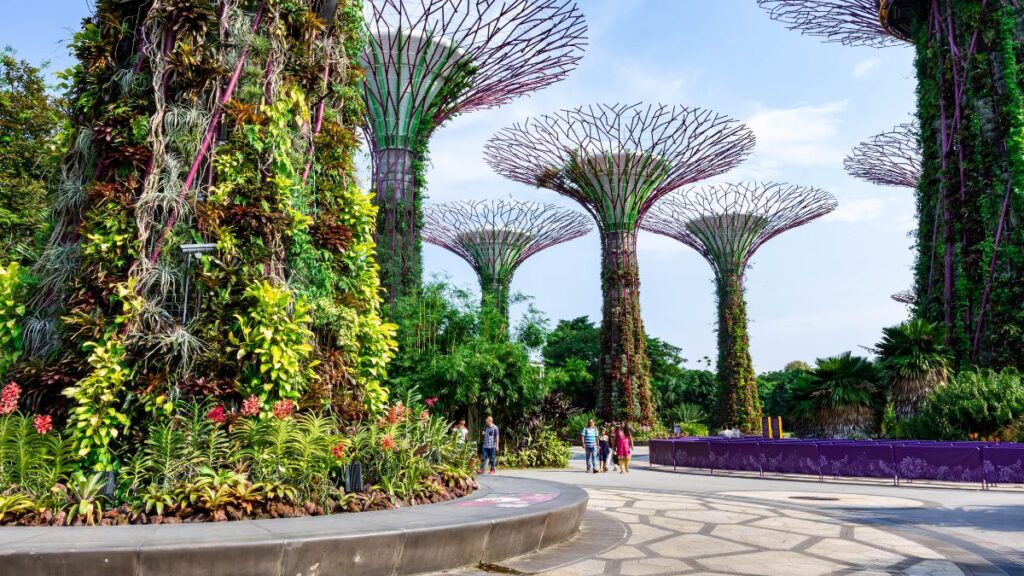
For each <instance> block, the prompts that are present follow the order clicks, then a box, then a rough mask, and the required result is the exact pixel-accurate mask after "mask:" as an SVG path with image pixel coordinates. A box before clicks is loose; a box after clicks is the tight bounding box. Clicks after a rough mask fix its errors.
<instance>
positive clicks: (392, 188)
mask: <svg viewBox="0 0 1024 576" xmlns="http://www.w3.org/2000/svg"><path fill="white" fill-rule="evenodd" d="M368 5H369V10H370V14H369V15H368V18H367V28H368V32H369V34H368V42H367V49H366V51H365V52H364V53H363V57H362V60H363V62H362V64H363V68H364V70H365V73H366V82H365V86H364V90H363V97H364V101H365V104H366V106H365V108H366V116H365V129H366V132H367V140H368V141H369V144H370V147H371V153H372V163H373V184H374V189H375V192H376V194H375V198H376V202H375V203H376V204H377V205H378V206H379V207H380V211H379V215H378V224H377V244H378V262H379V263H380V265H381V270H382V276H383V278H382V283H383V285H384V286H385V288H387V290H388V293H389V296H390V298H391V300H392V302H394V299H395V298H397V297H399V296H401V295H403V294H405V293H407V292H408V291H409V289H413V288H415V287H416V286H418V285H419V283H420V275H421V260H422V257H421V242H420V227H421V226H422V211H421V208H420V200H421V198H420V196H421V191H420V189H421V188H422V187H423V185H424V183H425V182H424V178H423V170H424V164H425V162H426V156H427V145H428V142H429V140H430V137H431V135H432V134H433V132H434V130H435V129H436V128H437V127H438V126H440V125H441V124H443V123H444V122H445V121H447V120H449V119H450V118H452V117H453V116H455V115H457V114H461V113H464V112H469V111H472V110H478V109H483V108H491V107H495V106H500V105H502V104H505V103H507V102H509V101H511V100H512V99H514V98H516V97H518V96H522V95H524V94H527V93H530V92H533V91H535V90H539V89H541V88H544V87H546V86H548V85H550V84H552V83H554V82H557V81H559V80H561V79H562V78H564V77H565V76H566V75H567V74H568V73H569V72H571V71H572V70H573V69H574V68H575V67H576V65H577V63H578V62H579V60H580V58H581V57H582V54H583V48H584V45H585V43H586V39H585V36H586V31H587V27H586V24H585V22H584V20H583V15H582V13H581V12H580V10H579V9H578V8H577V6H576V4H575V2H574V1H572V0H371V1H370V2H368Z"/></svg>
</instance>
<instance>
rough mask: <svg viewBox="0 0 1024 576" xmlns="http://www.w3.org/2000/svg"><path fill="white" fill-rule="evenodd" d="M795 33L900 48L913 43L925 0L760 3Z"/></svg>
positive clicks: (850, 43)
mask: <svg viewBox="0 0 1024 576" xmlns="http://www.w3.org/2000/svg"><path fill="white" fill-rule="evenodd" d="M758 4H760V5H761V7H762V8H764V9H766V10H768V12H769V14H770V15H771V17H772V18H773V19H775V20H778V21H780V22H782V23H783V24H785V25H786V26H787V27H788V28H789V29H791V30H799V31H800V32H802V33H803V34H806V35H808V36H816V37H819V38H822V39H824V40H825V41H826V42H838V43H842V44H846V45H848V46H874V47H879V48H881V47H886V46H897V45H901V44H906V43H907V42H910V35H911V25H912V23H913V17H914V15H915V14H916V13H917V11H919V10H921V9H922V8H923V7H924V5H925V4H926V2H925V1H923V0H758Z"/></svg>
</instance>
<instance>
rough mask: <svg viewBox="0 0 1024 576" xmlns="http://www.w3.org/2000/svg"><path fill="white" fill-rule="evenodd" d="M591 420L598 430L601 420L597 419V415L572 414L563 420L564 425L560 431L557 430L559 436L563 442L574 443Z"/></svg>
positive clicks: (585, 413)
mask: <svg viewBox="0 0 1024 576" xmlns="http://www.w3.org/2000/svg"><path fill="white" fill-rule="evenodd" d="M591 420H593V421H594V423H595V424H596V425H597V427H598V428H600V427H601V426H602V425H603V424H602V423H601V419H600V418H598V417H597V415H596V414H594V413H593V412H580V413H577V414H572V415H571V416H569V418H567V419H566V420H565V425H564V426H563V427H562V428H561V430H559V436H561V437H562V439H563V440H568V441H569V442H575V441H577V440H579V437H580V432H582V431H583V429H584V428H586V427H587V423H588V422H590V421H591Z"/></svg>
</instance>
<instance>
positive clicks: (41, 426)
mask: <svg viewBox="0 0 1024 576" xmlns="http://www.w3.org/2000/svg"><path fill="white" fill-rule="evenodd" d="M32 426H34V427H35V429H36V432H38V433H40V434H46V433H47V432H49V431H50V430H53V417H52V416H50V415H46V416H43V415H42V414H40V415H38V416H36V417H35V419H34V420H32Z"/></svg>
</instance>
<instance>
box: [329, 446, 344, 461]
mask: <svg viewBox="0 0 1024 576" xmlns="http://www.w3.org/2000/svg"><path fill="white" fill-rule="evenodd" d="M331 454H334V457H335V458H337V459H339V460H340V459H342V458H344V457H345V445H344V444H342V443H341V442H338V445H337V446H335V447H334V448H331Z"/></svg>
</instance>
